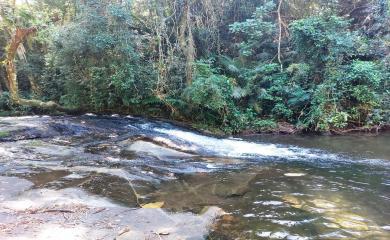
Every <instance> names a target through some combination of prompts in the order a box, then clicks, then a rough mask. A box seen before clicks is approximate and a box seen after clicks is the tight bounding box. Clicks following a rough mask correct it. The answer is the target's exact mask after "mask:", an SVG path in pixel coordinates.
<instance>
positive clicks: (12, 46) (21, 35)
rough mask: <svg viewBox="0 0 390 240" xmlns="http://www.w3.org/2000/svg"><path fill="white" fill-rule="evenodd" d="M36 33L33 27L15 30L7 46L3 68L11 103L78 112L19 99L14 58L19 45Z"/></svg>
mask: <svg viewBox="0 0 390 240" xmlns="http://www.w3.org/2000/svg"><path fill="white" fill-rule="evenodd" d="M36 31H37V29H36V28H35V27H31V28H17V29H16V31H15V34H14V35H13V36H12V39H11V42H10V43H9V45H8V48H7V58H6V61H5V66H6V72H7V85H8V86H7V87H8V90H9V93H10V99H11V101H12V102H13V103H14V104H17V105H23V106H30V107H36V108H41V109H47V110H59V111H62V112H71V113H74V112H79V110H78V109H68V108H64V107H62V106H60V105H58V104H57V103H55V102H53V101H50V102H42V101H39V100H34V99H32V100H29V99H23V98H20V96H19V88H18V81H17V76H16V66H15V56H16V52H17V50H18V48H19V46H20V44H22V43H23V41H24V40H25V39H26V38H27V37H28V36H29V35H31V34H33V33H35V32H36Z"/></svg>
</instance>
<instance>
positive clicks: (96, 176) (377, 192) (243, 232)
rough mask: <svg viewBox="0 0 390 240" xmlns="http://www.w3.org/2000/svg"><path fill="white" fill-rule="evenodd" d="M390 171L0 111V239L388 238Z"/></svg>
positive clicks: (107, 121) (378, 164)
mask: <svg viewBox="0 0 390 240" xmlns="http://www.w3.org/2000/svg"><path fill="white" fill-rule="evenodd" d="M389 176H390V167H389V165H388V164H387V162H386V160H378V159H376V160H369V161H368V160H360V159H359V161H355V160H351V159H349V158H347V157H344V156H339V155H336V154H327V153H323V152H321V151H316V150H310V149H303V148H297V147H294V146H288V145H278V144H268V143H259V142H255V141H244V140H242V139H234V138H229V139H228V138H226V139H223V138H213V137H211V136H204V135H200V134H198V133H196V132H191V131H188V130H186V129H184V128H181V127H177V126H173V125H172V124H169V123H165V122H161V121H152V120H145V119H142V118H133V117H97V116H93V115H85V116H78V117H47V116H34V117H18V118H0V239H114V238H115V239H122V240H124V239H158V240H160V239H205V238H206V237H207V235H209V238H210V239H343V238H344V239H389V238H390V231H389V229H390V228H389V227H388V226H389V224H388V223H389V221H388V220H389V217H390V213H389V212H388V205H389V204H390V189H389V186H390V180H389V179H390V178H389Z"/></svg>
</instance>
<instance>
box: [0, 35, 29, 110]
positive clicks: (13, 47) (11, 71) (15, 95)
mask: <svg viewBox="0 0 390 240" xmlns="http://www.w3.org/2000/svg"><path fill="white" fill-rule="evenodd" d="M35 32H36V28H18V29H16V31H15V34H14V36H13V37H12V39H11V42H10V44H9V45H8V49H7V59H6V64H5V66H6V71H7V81H8V90H9V93H10V97H11V100H12V101H13V102H15V103H17V104H20V97H19V89H18V81H17V78H16V66H15V55H16V52H17V50H18V48H19V46H20V44H21V43H23V41H24V40H25V39H26V38H27V37H28V36H29V35H30V34H32V33H35Z"/></svg>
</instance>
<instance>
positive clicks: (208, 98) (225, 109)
mask: <svg viewBox="0 0 390 240" xmlns="http://www.w3.org/2000/svg"><path fill="white" fill-rule="evenodd" d="M196 70H197V72H196V77H195V79H194V81H193V83H192V85H191V86H189V87H188V88H187V89H186V90H185V92H184V96H185V99H186V100H187V101H188V102H189V103H190V104H191V105H192V106H194V107H196V108H198V109H200V111H201V112H203V113H204V114H207V115H210V116H213V118H214V119H215V121H216V122H221V123H224V122H226V120H227V119H226V117H227V115H228V114H229V113H230V112H231V110H232V108H233V107H234V103H233V100H232V97H231V96H232V94H233V87H234V85H233V82H232V79H229V78H227V77H225V76H223V75H220V74H218V73H216V72H215V70H214V69H212V68H211V65H210V64H208V63H205V62H203V61H200V62H197V64H196Z"/></svg>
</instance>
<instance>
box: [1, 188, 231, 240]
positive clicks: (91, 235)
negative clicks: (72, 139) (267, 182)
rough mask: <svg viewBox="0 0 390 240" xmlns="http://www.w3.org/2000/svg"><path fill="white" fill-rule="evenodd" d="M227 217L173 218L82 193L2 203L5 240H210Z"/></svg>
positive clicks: (36, 193)
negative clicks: (215, 226)
mask: <svg viewBox="0 0 390 240" xmlns="http://www.w3.org/2000/svg"><path fill="white" fill-rule="evenodd" d="M222 214H224V213H223V211H222V210H221V209H220V208H217V207H210V208H208V209H207V211H205V213H203V214H201V215H196V214H192V213H174V214H171V213H167V212H166V211H164V210H163V209H143V208H127V207H123V206H120V205H118V204H116V203H114V202H111V201H110V200H108V199H105V198H102V197H98V196H94V195H90V194H88V193H86V192H85V191H83V190H80V189H74V188H68V189H63V190H58V191H57V190H50V189H33V190H28V191H26V192H24V193H23V194H19V195H17V196H14V197H11V198H10V199H9V200H7V201H2V202H0V239H4V240H11V239H19V240H20V239H38V240H46V239H47V240H49V239H56V240H62V239H64V240H65V239H67V240H68V239H72V240H78V239H80V240H84V239H85V240H86V239H114V238H116V239H121V240H125V239H132V240H134V239H154V238H156V239H175V240H177V239H204V237H205V236H206V235H207V234H208V232H209V228H210V226H211V225H212V224H213V222H214V221H215V219H216V218H217V217H219V216H221V215H222ZM146 237H149V238H146Z"/></svg>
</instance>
